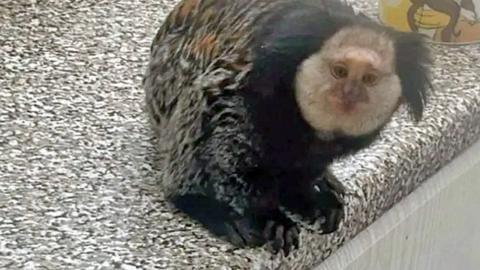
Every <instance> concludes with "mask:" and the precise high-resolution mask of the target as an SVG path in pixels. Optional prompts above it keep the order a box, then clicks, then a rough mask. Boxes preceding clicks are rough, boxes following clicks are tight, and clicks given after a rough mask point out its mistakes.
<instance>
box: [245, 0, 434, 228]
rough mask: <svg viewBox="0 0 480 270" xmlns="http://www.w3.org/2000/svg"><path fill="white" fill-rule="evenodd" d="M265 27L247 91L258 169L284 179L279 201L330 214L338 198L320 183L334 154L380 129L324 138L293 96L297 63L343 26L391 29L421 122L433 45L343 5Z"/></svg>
mask: <svg viewBox="0 0 480 270" xmlns="http://www.w3.org/2000/svg"><path fill="white" fill-rule="evenodd" d="M336 3H338V2H336ZM265 25H267V27H265V28H262V29H261V30H260V31H259V32H258V33H259V34H258V35H257V37H256V40H255V50H254V51H255V59H254V66H253V70H252V74H251V76H250V83H249V85H248V88H247V90H246V91H244V92H243V93H244V98H245V102H246V105H247V108H248V109H249V112H250V115H251V116H252V117H251V120H252V123H253V124H254V127H255V132H256V133H257V134H259V136H260V142H261V149H262V153H261V161H260V162H261V163H260V166H261V167H262V168H264V169H266V170H267V171H268V172H269V173H270V175H271V176H272V178H275V179H279V180H278V181H279V182H278V183H279V185H280V187H279V190H280V194H279V196H280V204H283V205H286V206H287V207H288V208H290V209H294V210H295V211H296V212H301V213H302V214H304V215H307V216H308V213H310V214H311V213H312V211H315V208H316V207H320V208H322V207H325V208H326V209H325V208H323V209H322V211H323V212H324V213H323V214H325V211H328V209H334V207H333V206H332V205H333V204H335V199H334V197H333V196H331V194H330V193H325V194H319V193H315V192H314V191H313V185H314V183H315V180H316V179H318V178H319V176H320V175H321V174H322V173H323V171H324V170H325V168H326V166H327V165H328V164H329V163H330V162H331V161H332V160H333V159H334V158H337V157H340V156H342V155H345V154H347V153H352V152H355V151H357V150H359V149H361V148H364V147H366V146H368V145H369V144H370V143H371V142H372V141H373V140H374V139H375V138H376V136H377V135H378V133H379V131H380V130H381V128H382V126H381V127H379V128H378V129H377V130H375V131H373V132H372V133H370V134H366V135H364V136H361V137H348V136H345V135H343V134H336V137H335V139H334V140H333V141H322V140H319V139H318V138H317V137H316V136H315V134H314V131H313V130H312V128H311V127H310V126H309V125H308V124H307V123H306V122H305V120H304V119H303V118H302V116H301V113H300V110H299V107H298V105H297V103H296V101H295V98H294V90H293V80H294V76H295V73H296V71H297V68H298V66H299V65H300V63H301V62H302V61H303V60H305V59H306V58H307V57H308V56H309V55H311V54H312V53H314V52H317V51H319V50H320V49H321V47H322V45H323V43H324V42H325V41H326V40H327V39H328V38H329V37H331V36H332V35H333V34H334V33H336V32H337V31H339V30H340V29H341V28H342V27H345V26H349V25H357V26H358V25H363V26H365V27H369V28H371V29H374V30H376V31H378V32H386V33H388V34H390V35H391V36H392V37H393V38H394V40H395V49H396V59H397V65H396V69H397V73H398V75H399V77H400V80H401V85H402V88H403V96H404V98H405V100H406V102H407V103H408V105H409V106H410V107H411V109H412V110H413V114H414V116H415V118H416V119H417V120H419V119H420V118H421V116H422V112H423V108H424V103H425V101H426V89H427V87H428V86H429V78H428V72H427V71H428V67H427V65H428V64H430V59H429V56H428V50H427V48H426V47H425V45H424V43H423V42H422V40H421V37H419V35H416V34H408V33H399V32H396V31H394V30H392V29H390V28H387V27H383V26H380V25H378V24H376V23H374V22H373V21H371V20H369V19H368V18H367V17H365V16H363V15H355V14H354V13H353V10H351V9H350V8H348V7H345V6H340V8H338V7H337V9H329V10H325V9H319V8H315V7H313V8H312V6H310V5H304V6H302V5H297V6H295V7H292V8H291V9H289V10H288V12H284V11H281V12H280V15H274V16H272V17H271V21H267V23H266V24H265ZM326 201H329V203H325V202H326ZM328 204H331V205H330V206H331V207H330V208H329V207H327V206H326V205H328ZM315 205H316V206H315ZM337 207H338V205H337ZM324 229H325V228H324ZM327 230H328V229H327ZM332 230H333V229H332Z"/></svg>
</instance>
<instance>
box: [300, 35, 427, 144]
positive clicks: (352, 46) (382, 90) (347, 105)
mask: <svg viewBox="0 0 480 270" xmlns="http://www.w3.org/2000/svg"><path fill="white" fill-rule="evenodd" d="M400 42H401V40H400ZM402 46H403V47H402ZM409 46H415V44H413V43H412V44H402V43H398V44H396V40H395V39H394V38H393V37H392V35H390V34H388V33H387V32H384V31H378V30H376V29H371V28H366V27H361V26H351V27H345V28H343V29H341V30H340V31H338V32H337V33H335V34H334V35H333V36H332V37H331V38H329V39H328V40H326V41H325V43H324V44H323V46H322V48H321V49H320V50H319V51H318V52H316V53H314V54H312V55H310V56H309V57H308V58H306V59H305V60H304V61H303V62H302V63H301V65H300V66H299V68H298V71H297V74H296V77H295V97H296V100H297V103H298V105H299V108H300V111H301V112H302V114H303V117H304V118H305V120H306V121H307V122H308V123H309V124H310V125H311V127H312V128H314V129H315V130H316V131H318V132H340V133H342V134H345V135H349V136H359V135H363V134H368V133H369V132H372V131H375V130H377V129H378V128H380V127H381V126H382V125H384V124H385V123H386V122H387V121H388V120H389V119H390V117H391V115H392V113H393V112H394V111H395V110H396V109H397V107H398V105H399V104H400V101H401V100H402V97H404V98H405V99H406V100H407V102H408V103H409V104H410V105H412V106H413V107H414V108H413V109H414V112H416V116H418V117H420V116H421V112H422V110H423V102H424V101H423V98H424V97H423V93H424V88H425V87H426V86H425V85H419V84H421V83H422V82H424V84H425V80H426V74H424V69H423V68H422V67H421V66H420V67H419V68H417V69H418V70H419V71H420V73H421V74H414V72H412V71H415V70H417V69H416V68H415V64H416V63H415V61H417V59H412V61H407V60H405V59H398V58H399V57H398V56H399V54H401V53H400V51H399V50H403V51H405V52H407V51H408V50H409ZM402 57H407V58H408V57H415V55H411V56H409V55H403V56H402ZM418 61H421V59H419V60H418ZM409 63H411V65H412V66H411V67H410V68H412V70H411V71H408V70H405V69H407V68H409V67H408V64H409ZM421 64H422V63H419V65H421ZM399 69H401V70H399ZM412 76H413V78H412ZM416 76H418V77H416ZM422 76H423V77H422ZM406 87H408V88H414V87H416V88H418V89H405V88H406ZM416 99H417V100H416Z"/></svg>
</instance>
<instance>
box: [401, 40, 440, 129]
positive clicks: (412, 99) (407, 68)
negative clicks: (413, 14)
mask: <svg viewBox="0 0 480 270" xmlns="http://www.w3.org/2000/svg"><path fill="white" fill-rule="evenodd" d="M395 41H396V42H395V52H396V55H395V57H396V69H397V74H398V76H399V77H400V82H401V85H402V94H403V97H404V99H405V100H406V102H407V104H408V106H409V107H410V109H411V111H412V113H413V116H414V117H415V120H416V121H419V120H420V119H421V118H422V115H423V109H424V107H425V104H426V102H427V96H428V90H430V89H432V85H431V81H430V66H431V64H432V59H431V57H430V50H429V49H428V47H427V45H426V43H425V41H424V40H423V37H422V36H421V35H419V34H416V33H396V37H395ZM432 90H433V89H432Z"/></svg>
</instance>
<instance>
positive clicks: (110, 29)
mask: <svg viewBox="0 0 480 270" xmlns="http://www.w3.org/2000/svg"><path fill="white" fill-rule="evenodd" d="M174 2H176V1H175V0H133V1H130V0H117V1H111V0H68V1H67V0H66V1H57V0H0V269H126V270H133V269H192V268H195V269H239V268H242V269H252V266H253V265H256V266H258V268H255V269H265V268H269V269H272V268H275V267H276V266H279V265H282V264H283V265H284V268H282V269H301V268H303V267H304V266H312V265H313V264H315V263H316V262H319V261H321V260H322V258H325V257H328V256H329V255H330V254H331V252H333V251H334V250H335V249H336V248H337V247H338V246H340V245H341V244H342V243H343V242H344V241H346V240H348V239H349V238H351V237H353V236H354V235H355V234H356V233H357V232H358V231H360V230H361V229H362V228H364V227H365V226H367V225H368V224H370V223H371V222H372V221H373V220H375V219H376V218H377V217H378V216H380V215H381V214H382V213H383V212H384V211H385V210H386V209H387V208H388V207H390V206H391V205H392V204H393V203H394V202H396V201H398V200H400V199H401V198H402V197H403V196H405V195H406V194H408V193H409V192H410V191H411V190H412V189H413V188H414V187H415V186H416V185H417V184H418V183H420V182H421V181H423V180H424V179H425V178H426V176H427V175H430V174H431V173H432V172H434V171H435V170H437V169H438V168H439V167H440V166H441V165H442V164H444V163H446V162H448V160H450V159H451V158H453V156H454V155H455V154H456V153H458V152H459V151H460V150H461V149H463V148H465V147H467V146H468V145H470V144H471V143H472V142H473V141H474V140H475V139H477V138H478V134H479V133H480V125H479V124H478V123H479V121H478V119H479V118H480V109H479V108H480V94H479V93H480V89H479V85H478V81H479V79H480V77H479V75H478V74H479V70H480V64H479V61H478V55H479V54H478V52H479V50H478V47H465V48H461V49H452V50H451V51H450V50H447V49H445V48H437V57H436V58H437V61H438V63H439V64H438V65H437V67H436V71H435V73H436V79H437V83H438V85H440V88H441V89H440V90H442V91H441V94H440V95H438V98H437V99H436V100H435V101H434V106H432V107H429V110H428V117H427V121H425V122H423V123H422V125H421V126H418V127H416V126H413V125H411V122H409V121H403V120H402V121H396V122H394V123H393V124H392V125H391V126H390V129H389V131H388V132H387V133H386V136H385V138H384V139H383V140H382V141H381V142H380V143H379V144H378V145H377V147H376V148H375V149H372V151H371V152H368V153H364V159H363V160H364V161H365V162H364V163H358V162H357V163H356V162H354V161H350V163H347V164H348V165H352V166H349V167H348V170H344V174H343V175H344V176H345V177H344V178H345V179H346V181H345V183H346V186H347V189H349V190H350V191H351V194H353V195H352V196H350V197H349V198H347V199H348V207H347V215H348V217H349V218H348V223H346V225H345V226H344V227H343V229H342V230H340V232H339V233H338V234H335V235H333V236H331V237H328V238H321V237H319V236H316V235H310V236H305V235H304V237H303V238H302V241H303V249H302V250H300V251H298V253H296V255H295V256H293V257H291V258H290V259H289V260H283V259H282V258H279V259H278V258H277V259H275V260H273V261H271V260H270V257H268V255H267V253H265V252H262V251H260V250H241V249H234V248H232V247H231V246H230V245H228V244H226V243H224V242H222V241H220V240H218V239H215V238H212V237H210V236H209V234H208V233H207V232H206V231H204V230H202V229H200V227H199V226H197V225H196V224H194V223H192V222H191V221H190V220H189V219H187V218H185V217H184V216H182V215H181V214H179V213H177V212H175V211H173V210H172V209H171V208H169V207H168V206H167V204H166V203H165V202H164V200H163V196H162V193H161V191H160V190H159V189H158V186H157V185H156V182H155V179H156V177H157V176H158V174H159V173H160V171H159V170H158V168H157V167H156V164H158V162H157V160H156V158H158V156H157V155H156V151H155V149H154V146H153V143H154V140H153V136H152V134H151V132H150V129H149V128H148V125H147V121H146V118H145V115H144V113H143V111H142V104H143V91H142V89H141V87H140V83H141V77H142V74H143V71H144V67H145V64H146V63H147V60H148V53H149V45H150V42H151V40H152V38H153V36H154V34H155V32H156V29H157V28H158V26H159V24H160V22H161V20H162V19H163V18H164V16H165V14H166V12H167V11H168V10H169V8H170V7H171V5H172V3H174ZM374 2H376V1H374V0H369V1H367V0H365V1H355V3H356V4H358V6H363V7H365V6H367V7H368V8H373V7H374V6H373V5H372V3H374ZM363 7H362V8H363ZM460 82H463V84H461V83H460ZM405 123H410V124H405ZM404 126H408V128H406V129H405V128H404ZM392 144H395V145H394V147H392ZM392 149H394V151H392ZM357 161H358V160H357ZM396 164H402V166H403V167H398V166H397V165H396ZM340 167H341V166H340ZM342 168H346V167H345V165H343V167H342ZM396 179H401V181H395V180H396ZM254 262H256V263H254ZM285 265H286V266H285ZM260 266H261V267H260Z"/></svg>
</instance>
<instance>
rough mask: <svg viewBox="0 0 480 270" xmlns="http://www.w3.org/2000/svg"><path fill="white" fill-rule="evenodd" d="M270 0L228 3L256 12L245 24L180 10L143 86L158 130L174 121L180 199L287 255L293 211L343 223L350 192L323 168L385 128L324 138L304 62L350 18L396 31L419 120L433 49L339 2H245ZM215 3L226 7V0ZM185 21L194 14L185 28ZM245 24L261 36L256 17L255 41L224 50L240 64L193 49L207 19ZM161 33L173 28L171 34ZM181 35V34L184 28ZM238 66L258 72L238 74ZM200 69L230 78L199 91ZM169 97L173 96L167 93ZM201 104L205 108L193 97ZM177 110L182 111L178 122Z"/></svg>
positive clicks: (239, 237) (158, 42)
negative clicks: (304, 101)
mask: <svg viewBox="0 0 480 270" xmlns="http://www.w3.org/2000/svg"><path fill="white" fill-rule="evenodd" d="M241 1H243V2H241ZM265 2H269V1H265ZM265 2H264V1H257V0H248V1H247V0H235V1H233V0H230V1H228V3H229V5H230V6H232V7H237V8H239V10H240V11H242V12H244V13H245V14H247V15H245V14H243V15H245V16H246V17H245V18H243V17H242V18H243V19H245V20H244V21H242V20H240V19H238V18H237V19H238V20H237V22H238V25H237V24H232V25H230V24H227V23H228V22H229V20H227V19H226V18H228V19H230V18H231V16H230V15H231V14H230V15H228V14H229V13H227V10H224V11H225V13H218V14H217V13H215V12H212V13H209V14H210V15H212V14H215V15H212V16H214V19H215V20H217V21H218V23H213V22H215V21H213V22H212V21H207V22H206V23H202V21H201V19H202V18H210V17H209V16H210V15H209V16H201V15H199V18H197V19H198V20H199V21H198V22H197V21H195V22H196V23H195V24H192V25H190V24H189V23H188V22H189V20H187V19H185V18H184V17H183V15H181V14H182V12H177V13H175V14H177V16H180V18H179V19H178V20H177V19H175V18H174V17H172V18H171V19H172V20H168V22H169V23H170V27H168V24H167V26H165V29H163V30H161V31H160V33H161V34H160V35H158V36H157V38H156V39H155V46H152V48H153V52H152V64H151V67H150V70H149V72H148V73H147V78H146V80H144V84H145V85H146V93H147V98H146V100H147V106H148V108H149V113H150V114H151V115H152V118H153V119H154V120H155V121H154V123H156V124H157V125H158V127H157V129H165V130H167V129H168V130H167V131H169V132H170V133H171V135H172V136H170V137H168V138H170V152H169V155H170V162H168V163H167V164H166V165H167V166H165V175H166V177H168V179H169V180H171V179H176V181H179V182H180V184H179V185H178V186H175V190H173V188H172V190H169V192H170V193H169V196H170V197H171V199H172V200H173V202H174V204H175V205H176V207H177V208H179V209H181V210H182V211H184V212H185V213H187V214H188V215H190V216H191V217H192V218H194V219H196V220H198V221H200V222H201V223H203V224H204V225H205V226H206V227H207V228H209V229H210V231H211V232H213V233H215V234H216V235H219V236H224V237H225V238H227V239H228V240H229V241H231V242H233V243H235V244H237V245H251V246H256V245H259V244H263V243H265V242H273V246H274V248H275V249H279V248H280V249H283V250H284V251H285V252H286V253H288V251H289V249H290V247H292V246H295V245H296V244H297V241H298V231H297V228H296V224H294V223H293V222H292V221H291V220H289V219H288V218H287V217H286V214H285V213H284V212H282V209H284V208H287V209H288V210H290V211H293V212H296V213H298V214H300V215H302V216H304V217H305V218H306V219H311V220H316V219H317V220H321V219H325V220H326V222H325V223H323V224H322V227H321V231H322V232H323V233H328V232H332V231H334V230H335V229H336V228H337V226H338V224H339V221H340V219H341V217H342V203H341V201H340V199H339V198H338V194H339V193H341V192H342V191H341V189H340V188H338V187H337V186H335V185H331V183H330V182H329V181H326V180H324V179H325V178H323V177H322V175H324V172H325V170H326V167H327V166H328V165H329V164H330V163H331V162H332V160H333V159H334V158H337V157H340V156H342V155H345V154H347V153H351V152H354V151H356V150H358V149H361V148H364V147H366V146H368V145H369V144H370V143H371V142H372V141H373V140H374V139H375V138H376V135H377V134H378V132H379V130H380V128H381V127H380V128H379V129H377V130H375V131H373V132H372V133H371V134H366V135H364V136H361V137H348V136H345V135H344V134H335V138H334V139H333V140H332V141H322V140H320V139H318V138H317V136H316V135H315V133H314V131H313V130H312V128H311V127H310V126H309V125H308V124H307V123H306V122H305V120H304V119H303V117H302V115H301V113H300V110H299V108H298V106H297V103H296V100H295V98H294V91H293V80H294V76H295V73H296V71H297V68H298V66H299V65H300V63H301V62H302V61H303V60H304V59H306V58H307V57H308V56H309V55H311V54H312V53H314V52H316V51H318V50H320V49H321V47H322V46H323V42H324V41H326V40H327V39H328V38H329V37H331V36H332V35H333V34H334V33H336V32H337V31H339V30H340V29H341V28H342V27H345V26H348V25H364V26H365V27H370V28H372V29H377V30H378V31H384V32H388V33H391V34H392V36H393V37H395V40H396V49H397V59H398V62H397V71H398V74H399V76H400V79H401V82H402V86H403V87H404V89H403V91H404V92H403V95H404V97H405V100H406V101H407V103H408V104H409V105H410V106H411V107H412V109H413V112H414V114H415V116H416V117H417V119H418V118H419V117H420V116H421V112H422V111H423V106H424V102H425V97H426V94H425V93H426V91H425V89H426V87H427V82H428V76H427V73H426V71H427V69H426V66H425V64H427V63H428V57H427V51H426V49H425V47H424V45H423V44H422V43H421V41H420V39H419V38H418V37H417V36H414V35H413V34H404V33H397V32H394V31H392V30H390V29H387V28H385V27H382V26H379V25H377V24H376V23H374V22H372V21H371V20H369V19H368V18H367V17H365V16H363V15H356V14H355V13H354V12H353V10H352V8H350V7H348V6H347V5H345V4H343V3H341V2H340V1H337V0H291V2H290V0H288V1H279V3H280V2H281V4H279V5H277V4H276V3H277V2H275V1H274V2H275V3H274V4H272V2H269V3H268V5H267V6H268V7H267V8H265V9H266V10H264V11H261V12H260V11H259V10H258V9H256V8H258V6H257V7H256V8H255V7H254V8H252V9H251V10H250V9H248V10H243V9H242V8H243V7H244V5H240V4H242V3H250V4H254V5H259V6H260V4H261V3H265ZM205 3H207V2H205ZM208 3H210V4H212V5H216V4H214V3H218V1H212V2H208ZM239 3H240V4H239ZM285 3H291V4H285ZM218 5H219V8H220V7H221V9H225V7H224V6H223V5H222V4H218ZM235 5H238V6H235ZM194 10H200V9H194ZM233 10H235V9H233ZM230 12H232V11H230ZM250 12H251V14H250ZM237 13H239V12H235V15H237ZM179 14H180V15H179ZM222 14H223V15H222ZM249 14H250V15H249ZM260 14H261V15H260ZM217 15H218V16H217ZM243 15H242V16H243ZM222 16H225V18H224V17H222ZM248 16H254V17H255V18H256V20H255V22H258V23H255V24H254V26H250V25H248V24H247V23H246V22H247V21H250V20H247V19H248V18H247V17H248ZM257 16H258V17H261V18H260V19H258V18H257ZM240 17H241V16H240ZM189 18H190V17H189ZM173 19H175V20H173ZM257 19H258V20H257ZM209 20H210V19H209ZM252 21H253V20H252ZM182 22H185V23H186V24H185V25H184V26H182V27H176V25H177V24H180V25H182ZM242 22H245V23H242ZM218 24H223V25H220V26H218ZM244 25H248V26H245V29H243V30H242V31H238V32H236V35H232V36H236V37H243V36H244V33H247V35H250V34H251V33H252V27H254V28H256V29H255V31H253V32H254V36H253V43H250V39H248V43H247V42H245V45H243V47H242V46H240V45H239V48H236V47H235V46H236V45H237V44H230V46H226V47H225V48H235V49H232V50H233V51H229V50H230V49H228V53H227V52H226V51H227V49H225V48H223V47H221V48H223V49H222V50H224V51H223V53H224V54H225V55H228V56H231V58H232V59H235V57H239V58H240V61H239V62H238V63H235V64H237V65H224V66H222V63H227V64H228V63H229V61H232V59H229V58H228V57H226V58H224V59H223V58H222V59H220V58H216V59H208V58H201V59H200V60H201V61H194V59H193V58H192V57H190V56H191V54H190V53H191V52H190V50H189V49H185V48H183V47H182V46H183V45H185V44H191V43H194V42H198V40H196V39H195V38H194V37H195V35H193V34H192V33H194V32H199V33H203V32H206V30H205V29H202V27H207V29H208V30H209V31H218V33H217V34H218V36H220V37H222V36H224V35H226V36H228V35H230V34H231V31H232V26H235V27H236V28H238V29H240V28H241V26H242V27H243V26H244ZM222 26H225V27H223V28H222ZM172 27H173V29H170V28H172ZM195 27H199V28H200V29H202V31H199V30H198V29H197V28H195ZM210 27H211V28H210ZM228 27H230V28H228ZM236 28H235V29H236ZM167 30H168V31H167ZM185 30H188V31H185ZM196 30H198V31H196ZM187 32H188V33H189V34H185V33H187ZM162 33H170V34H171V36H168V38H167V37H166V36H167V35H166V34H165V35H163V34H162ZM173 33H178V35H179V36H178V37H177V38H175V35H173ZM190 34H192V35H190ZM201 37H202V36H200V37H197V38H201ZM224 40H228V39H224ZM231 42H233V41H231ZM182 44H183V45H182ZM245 51H251V52H253V63H252V64H253V67H252V68H251V70H246V69H250V65H249V64H250V61H251V60H252V59H250V56H248V59H247V58H245V59H242V57H240V56H239V55H245V54H246V53H245ZM165 52H169V53H165ZM182 55H184V56H185V55H186V56H189V57H186V58H182ZM220 55H223V54H220ZM220 60H221V61H220ZM200 62H201V63H202V64H198V63H200ZM245 62H246V63H248V65H247V64H245V65H244V63H245ZM187 64H188V65H187ZM204 64H205V66H209V67H214V68H213V70H211V71H209V72H210V73H209V72H207V71H206V70H203V69H201V70H198V69H196V68H198V67H199V66H201V67H203V66H204ZM207 64H208V65H207ZM232 66H233V67H232ZM235 66H237V67H235ZM238 66H240V68H238ZM158 67H161V68H158ZM238 69H242V70H241V71H242V73H241V74H248V75H245V76H243V75H241V74H239V70H238ZM243 71H247V72H245V73H243ZM198 74H201V75H202V76H203V78H202V80H198V81H206V82H208V81H209V80H211V81H215V82H217V81H218V79H219V78H221V82H219V83H218V85H217V83H210V84H207V85H206V86H205V87H206V88H205V89H197V88H195V87H196V86H197V85H196V84H194V83H192V80H193V79H195V80H196V79H198V77H197V75H198ZM237 75H238V76H237ZM238 78H241V79H238ZM245 79H246V80H247V81H246V82H245V81H244V80H245ZM237 80H238V81H237ZM194 86H195V87H194ZM239 86H240V87H239ZM194 91H202V92H194ZM197 94H198V95H197ZM200 94H201V95H200ZM169 100H170V101H171V100H173V101H174V102H166V101H169ZM165 104H167V105H168V106H167V105H165ZM198 104H201V105H202V106H193V105H198ZM198 108H201V109H200V111H199V109H198ZM172 115H176V116H178V115H182V116H183V117H177V118H175V120H176V121H172V119H171V117H172ZM160 120H162V121H160ZM197 125H198V126H199V127H197ZM197 131H198V133H197ZM167 133H168V132H167ZM177 179H178V180H177ZM170 182H171V181H170ZM273 232H275V233H273Z"/></svg>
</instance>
